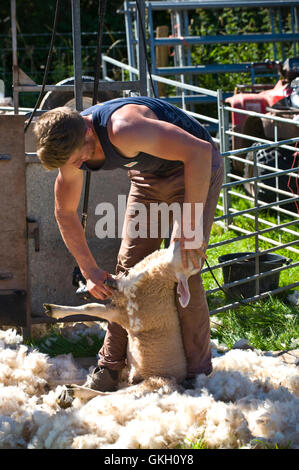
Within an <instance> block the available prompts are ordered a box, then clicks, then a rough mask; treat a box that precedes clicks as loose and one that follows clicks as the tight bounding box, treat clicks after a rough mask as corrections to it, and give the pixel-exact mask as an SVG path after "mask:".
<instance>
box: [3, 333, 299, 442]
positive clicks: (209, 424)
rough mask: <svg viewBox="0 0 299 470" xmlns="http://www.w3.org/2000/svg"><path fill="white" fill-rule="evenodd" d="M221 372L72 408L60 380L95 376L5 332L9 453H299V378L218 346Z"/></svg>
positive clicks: (274, 361) (291, 369) (216, 366)
mask: <svg viewBox="0 0 299 470" xmlns="http://www.w3.org/2000/svg"><path fill="white" fill-rule="evenodd" d="M213 356H214V357H213V373H212V374H211V375H210V376H208V377H206V376H205V375H198V376H197V379H196V387H195V389H190V390H185V391H184V393H179V392H178V391H175V392H174V391H173V390H171V389H169V390H168V389H167V387H166V388H165V387H164V388H163V389H160V390H157V391H156V392H151V393H147V394H145V395H144V396H142V395H138V396H134V395H129V394H128V395H119V396H117V399H116V397H115V395H113V394H111V395H107V396H98V397H96V398H93V399H91V400H90V401H88V402H85V403H84V402H81V401H80V400H78V399H75V401H74V403H73V406H72V407H71V408H68V409H66V410H63V409H61V408H60V407H59V405H58V404H57V398H58V396H59V394H60V392H61V390H62V387H61V386H56V387H54V388H53V389H50V388H49V383H50V382H51V380H52V381H53V380H54V379H64V378H65V379H67V380H70V379H71V380H73V381H75V380H80V379H82V378H84V377H85V376H86V374H87V373H88V371H87V370H86V369H83V368H80V367H78V365H77V364H76V363H75V361H74V359H73V357H72V356H71V355H63V356H57V357H55V358H50V357H49V356H47V355H45V354H43V353H40V352H38V351H37V350H33V349H31V348H29V347H27V346H25V345H24V344H22V337H21V336H19V335H18V334H17V333H16V331H15V330H13V329H8V330H6V331H4V330H0V448H1V449H5V448H6V449H7V448H26V449H63V448H66V449H72V448H74V449H99V448H102V449H138V448H143V449H163V448H176V447H177V446H185V447H186V446H187V445H188V443H189V440H193V441H195V440H196V439H199V438H201V439H203V440H204V441H205V442H206V444H207V446H208V447H209V448H230V449H234V448H252V447H256V446H257V442H263V441H264V442H267V443H269V442H270V443H271V442H273V444H278V445H279V446H282V447H283V446H286V447H289V448H296V449H298V448H299V424H298V423H299V372H298V367H296V366H295V365H286V364H284V363H283V362H282V361H281V360H280V359H279V358H274V357H267V356H264V355H262V354H261V353H260V352H259V351H252V350H238V349H234V350H231V351H228V352H226V353H224V354H221V355H219V353H217V350H216V349H213Z"/></svg>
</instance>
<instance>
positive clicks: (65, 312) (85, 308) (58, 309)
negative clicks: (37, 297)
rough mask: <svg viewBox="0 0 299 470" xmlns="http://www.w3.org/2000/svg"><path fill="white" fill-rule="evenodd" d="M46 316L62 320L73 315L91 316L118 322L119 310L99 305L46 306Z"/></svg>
mask: <svg viewBox="0 0 299 470" xmlns="http://www.w3.org/2000/svg"><path fill="white" fill-rule="evenodd" d="M44 309H45V313H46V315H48V316H49V317H52V318H56V319H61V318H65V317H69V316H73V315H82V314H83V315H90V316H92V317H98V318H101V319H104V320H109V321H116V320H117V309H116V308H114V307H111V306H110V305H102V304H97V303H92V304H86V305H80V306H79V307H69V306H65V305H54V304H44Z"/></svg>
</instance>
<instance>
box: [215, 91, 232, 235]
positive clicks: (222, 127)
mask: <svg viewBox="0 0 299 470" xmlns="http://www.w3.org/2000/svg"><path fill="white" fill-rule="evenodd" d="M217 105H218V119H219V139H220V152H221V153H224V152H227V151H228V150H229V137H228V135H227V134H226V131H227V130H228V127H229V120H228V114H227V112H226V111H224V102H223V93H222V90H217ZM230 171H231V169H230V159H229V157H224V181H223V183H224V184H225V183H229V182H230V180H229V178H228V176H227V175H228V174H229V173H230ZM230 208H231V197H230V194H229V189H227V188H224V189H223V212H224V215H226V218H225V221H224V224H225V227H226V228H229V225H230V223H231V220H232V219H231V217H229V214H230V211H229V209H230Z"/></svg>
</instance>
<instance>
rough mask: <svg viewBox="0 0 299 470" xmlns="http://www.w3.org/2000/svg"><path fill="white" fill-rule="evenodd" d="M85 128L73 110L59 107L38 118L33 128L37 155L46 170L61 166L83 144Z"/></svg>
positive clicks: (78, 115) (82, 119) (82, 121)
mask: <svg viewBox="0 0 299 470" xmlns="http://www.w3.org/2000/svg"><path fill="white" fill-rule="evenodd" d="M86 130H87V126H86V123H85V120H84V118H83V117H82V116H81V115H80V114H79V113H78V112H77V111H75V110H73V109H70V108H67V107H60V108H55V109H51V110H50V111H47V112H46V113H44V114H42V116H40V117H39V118H38V119H37V121H36V123H35V126H34V134H35V137H36V139H37V155H38V158H39V159H40V160H41V162H42V164H43V166H44V167H45V168H46V169H47V170H54V169H56V168H60V167H61V166H63V165H64V164H65V163H66V162H67V160H68V159H69V157H70V155H71V154H72V153H73V152H74V151H75V150H77V149H80V148H81V147H82V146H83V145H84V143H85V133H86Z"/></svg>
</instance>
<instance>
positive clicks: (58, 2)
mask: <svg viewBox="0 0 299 470" xmlns="http://www.w3.org/2000/svg"><path fill="white" fill-rule="evenodd" d="M59 8H60V0H57V1H56V8H55V16H54V23H53V29H52V36H51V43H50V48H49V53H48V57H47V62H46V68H45V73H44V77H43V83H42V88H41V91H40V94H39V97H38V99H37V101H36V103H35V106H34V109H33V111H32V113H31V116H30V118H29V120H28V122H27V124H26V126H25V129H24V132H27V130H28V128H29V126H30V124H31V122H32V119H33V118H34V115H35V113H36V110H37V109H38V107H39V105H40V103H41V100H42V97H43V94H44V91H45V87H46V84H47V79H48V73H49V68H50V64H51V59H52V53H53V48H54V42H55V37H56V30H57V23H58V13H59Z"/></svg>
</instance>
